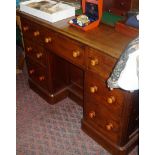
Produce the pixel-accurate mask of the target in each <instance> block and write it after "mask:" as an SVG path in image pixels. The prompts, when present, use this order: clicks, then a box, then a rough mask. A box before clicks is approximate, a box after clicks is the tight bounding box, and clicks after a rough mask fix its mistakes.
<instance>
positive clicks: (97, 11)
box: [69, 0, 103, 31]
mask: <svg viewBox="0 0 155 155" xmlns="http://www.w3.org/2000/svg"><path fill="white" fill-rule="evenodd" d="M102 7H103V0H82V14H81V15H78V16H77V17H75V18H74V19H71V20H70V21H69V24H70V25H72V26H75V27H77V28H79V29H81V30H84V31H88V30H91V29H93V28H95V27H97V26H98V25H99V22H100V21H101V18H102V13H103V12H102Z"/></svg>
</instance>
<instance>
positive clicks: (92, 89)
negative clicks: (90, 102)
mask: <svg viewBox="0 0 155 155" xmlns="http://www.w3.org/2000/svg"><path fill="white" fill-rule="evenodd" d="M97 89H98V88H97V86H93V87H90V92H91V93H95V92H97Z"/></svg>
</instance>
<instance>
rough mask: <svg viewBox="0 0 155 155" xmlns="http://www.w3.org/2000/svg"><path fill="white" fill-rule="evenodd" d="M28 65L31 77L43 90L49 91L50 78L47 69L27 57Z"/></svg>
mask: <svg viewBox="0 0 155 155" xmlns="http://www.w3.org/2000/svg"><path fill="white" fill-rule="evenodd" d="M26 63H27V68H28V74H29V77H30V78H31V79H32V80H33V81H34V82H35V83H37V84H38V85H39V86H41V87H42V88H44V89H48V76H47V73H46V68H44V67H42V66H40V65H38V64H35V63H33V62H32V60H30V59H29V58H27V57H26Z"/></svg>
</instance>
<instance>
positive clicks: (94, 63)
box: [90, 59, 98, 66]
mask: <svg viewBox="0 0 155 155" xmlns="http://www.w3.org/2000/svg"><path fill="white" fill-rule="evenodd" d="M90 63H91V65H92V66H95V65H97V64H98V59H92V60H91V61H90Z"/></svg>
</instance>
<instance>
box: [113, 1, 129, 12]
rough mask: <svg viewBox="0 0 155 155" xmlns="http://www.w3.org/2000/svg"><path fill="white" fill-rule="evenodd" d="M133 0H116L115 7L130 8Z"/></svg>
mask: <svg viewBox="0 0 155 155" xmlns="http://www.w3.org/2000/svg"><path fill="white" fill-rule="evenodd" d="M130 6H131V0H115V7H116V8H118V9H120V10H126V11H128V10H130Z"/></svg>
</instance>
